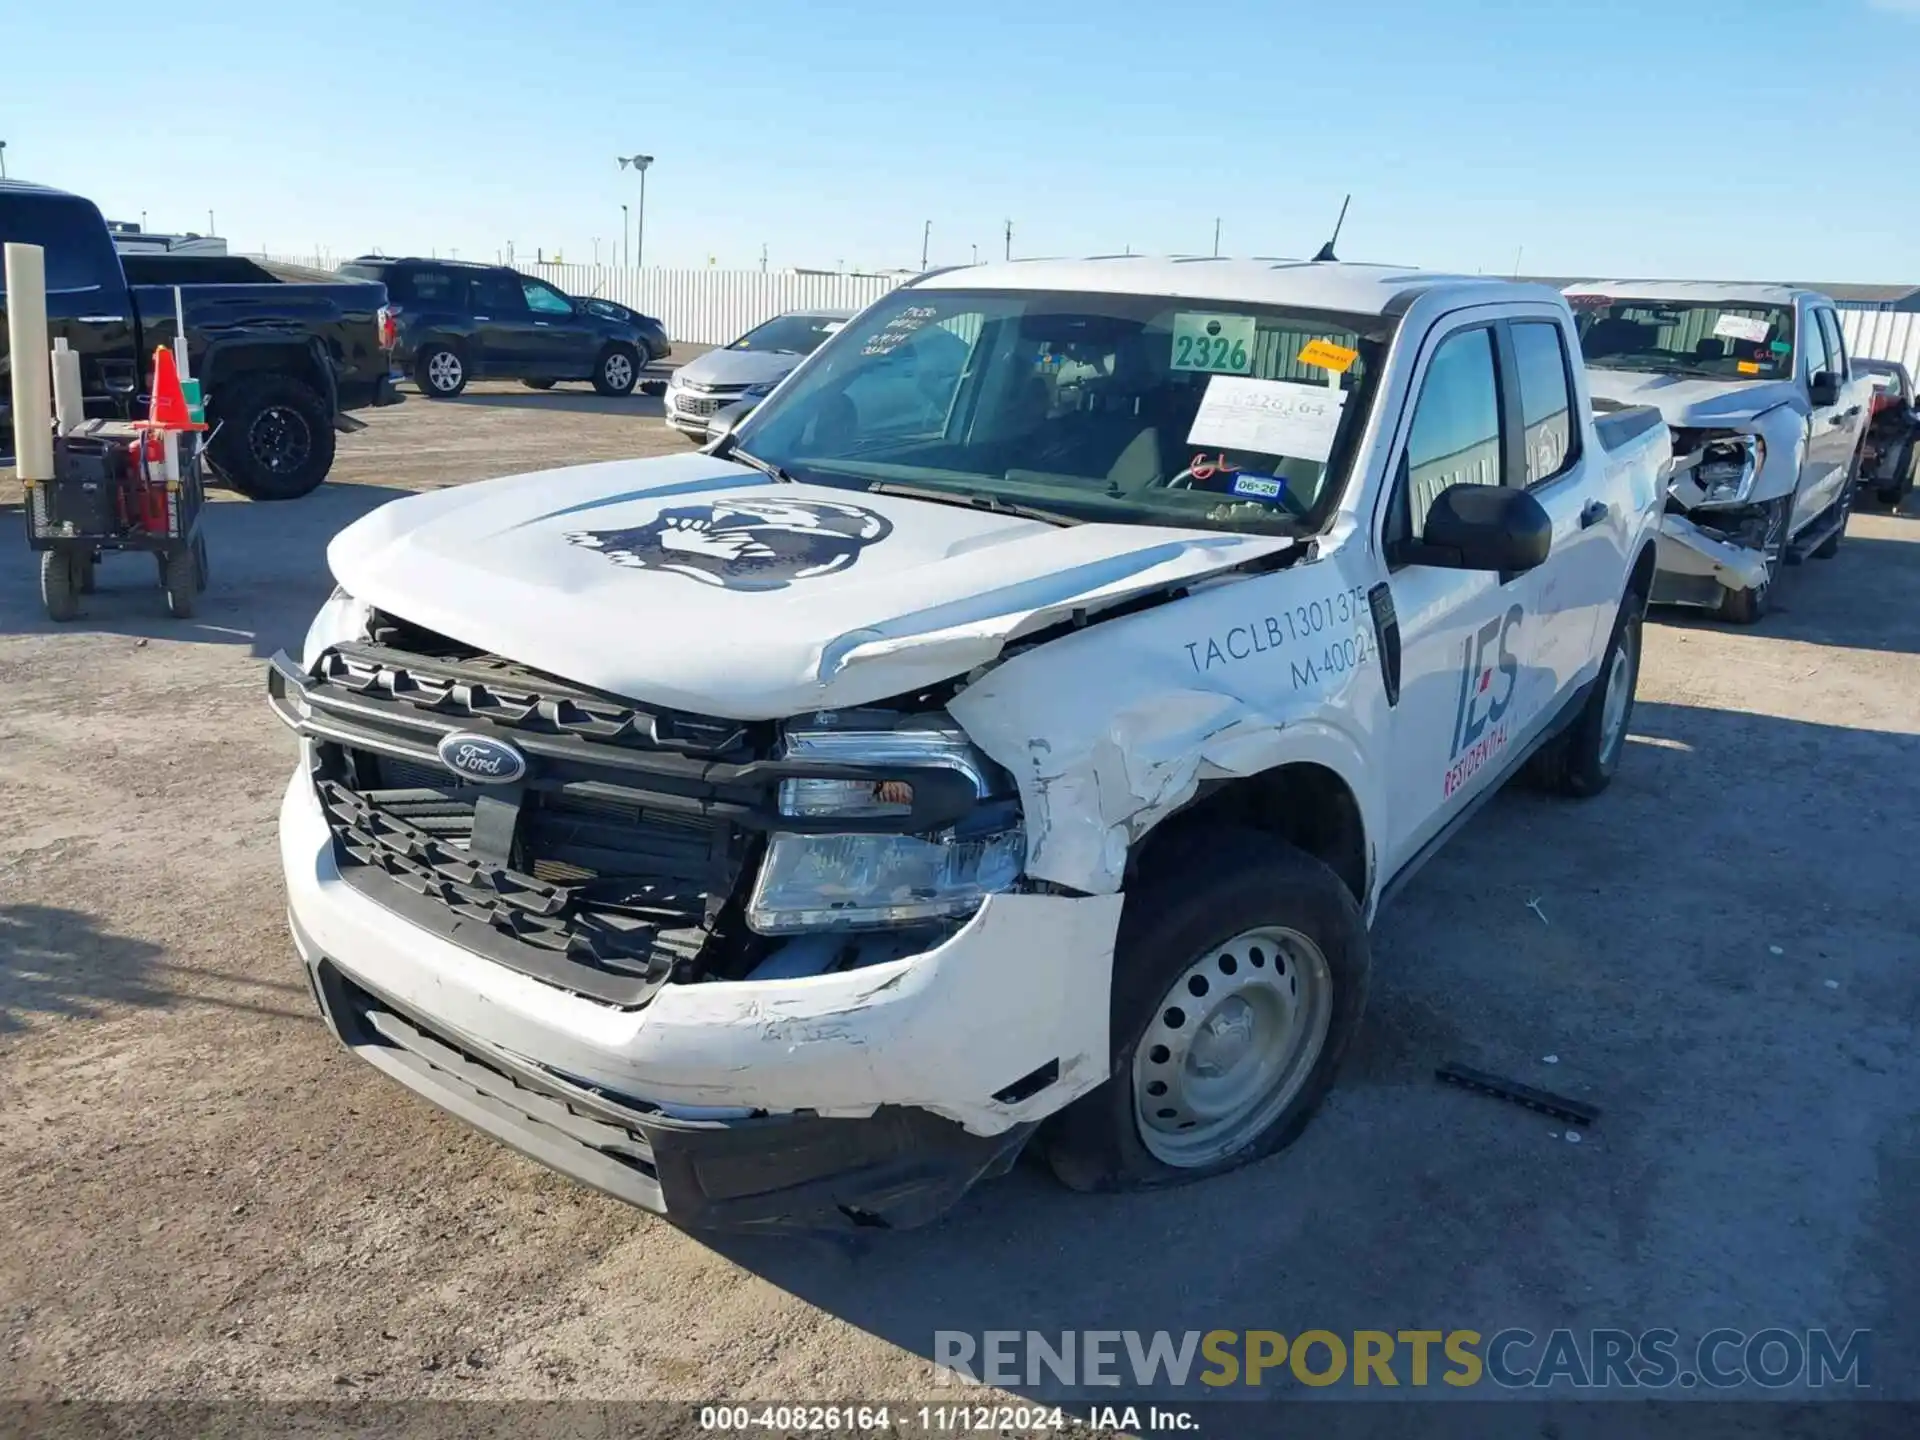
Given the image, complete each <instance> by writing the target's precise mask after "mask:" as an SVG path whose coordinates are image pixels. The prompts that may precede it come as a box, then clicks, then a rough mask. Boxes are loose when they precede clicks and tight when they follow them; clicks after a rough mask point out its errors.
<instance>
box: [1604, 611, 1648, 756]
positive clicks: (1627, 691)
mask: <svg viewBox="0 0 1920 1440" xmlns="http://www.w3.org/2000/svg"><path fill="white" fill-rule="evenodd" d="M1639 644H1640V637H1639V634H1638V629H1637V627H1636V626H1633V625H1626V626H1624V627H1622V629H1621V631H1620V643H1619V644H1618V645H1616V646H1614V648H1613V663H1612V664H1611V665H1609V666H1608V667H1607V693H1606V697H1605V699H1604V700H1603V701H1602V702H1601V708H1600V759H1601V763H1603V764H1607V765H1611V764H1612V763H1613V759H1614V756H1616V755H1617V754H1619V752H1620V746H1621V744H1622V742H1623V741H1625V739H1626V737H1627V711H1628V710H1629V709H1630V708H1632V705H1633V662H1634V652H1635V651H1636V650H1637V649H1638V647H1639Z"/></svg>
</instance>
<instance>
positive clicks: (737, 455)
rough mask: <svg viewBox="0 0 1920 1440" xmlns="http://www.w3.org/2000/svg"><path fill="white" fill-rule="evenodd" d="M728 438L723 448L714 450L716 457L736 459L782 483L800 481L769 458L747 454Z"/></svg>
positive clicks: (792, 483) (787, 483)
mask: <svg viewBox="0 0 1920 1440" xmlns="http://www.w3.org/2000/svg"><path fill="white" fill-rule="evenodd" d="M728 440H729V443H728V445H727V446H726V448H725V449H723V450H716V451H714V455H715V456H716V457H717V458H718V459H721V460H737V461H739V462H740V463H741V464H742V465H745V466H746V467H747V468H748V469H750V470H758V471H759V472H760V473H761V474H762V475H764V476H766V477H767V478H768V479H769V480H778V481H779V482H780V483H781V484H782V485H798V484H799V483H800V482H799V481H798V480H796V479H794V478H793V476H791V475H789V474H788V473H787V472H786V471H784V470H782V469H781V468H780V467H779V466H778V465H776V464H774V463H773V462H772V461H771V460H762V459H761V458H760V457H759V456H758V455H749V454H748V453H747V452H746V451H744V450H742V449H741V448H740V447H739V446H738V445H735V444H732V443H731V440H732V437H731V436H729V437H728Z"/></svg>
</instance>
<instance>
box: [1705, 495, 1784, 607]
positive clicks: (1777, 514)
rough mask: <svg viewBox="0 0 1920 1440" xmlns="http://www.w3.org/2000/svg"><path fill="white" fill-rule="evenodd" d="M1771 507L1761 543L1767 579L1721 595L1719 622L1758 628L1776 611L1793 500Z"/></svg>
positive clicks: (1723, 592)
mask: <svg viewBox="0 0 1920 1440" xmlns="http://www.w3.org/2000/svg"><path fill="white" fill-rule="evenodd" d="M1771 503H1772V504H1773V506H1774V509H1773V511H1772V512H1771V513H1770V514H1769V515H1768V516H1767V525H1766V531H1765V534H1764V536H1763V537H1762V540H1761V553H1762V556H1763V558H1764V559H1765V561H1766V566H1767V570H1766V576H1765V578H1764V579H1762V580H1761V582H1760V583H1759V584H1758V585H1752V586H1749V587H1748V588H1747V589H1745V590H1722V591H1721V592H1720V618H1721V619H1722V620H1729V621H1732V622H1733V623H1734V624H1735V625H1755V624H1758V623H1759V621H1760V619H1761V617H1762V616H1764V615H1765V614H1766V613H1767V611H1768V610H1770V609H1772V608H1773V593H1774V587H1775V586H1777V585H1778V584H1779V583H1780V567H1781V565H1782V564H1784V563H1785V561H1786V554H1787V524H1788V521H1789V520H1790V519H1791V518H1792V516H1793V497H1792V496H1791V495H1783V496H1781V497H1780V498H1779V499H1778V500H1775V501H1773V502H1771Z"/></svg>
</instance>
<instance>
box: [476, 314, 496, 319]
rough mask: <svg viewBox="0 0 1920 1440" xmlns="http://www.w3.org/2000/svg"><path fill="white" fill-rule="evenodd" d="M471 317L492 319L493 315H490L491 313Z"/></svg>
mask: <svg viewBox="0 0 1920 1440" xmlns="http://www.w3.org/2000/svg"><path fill="white" fill-rule="evenodd" d="M473 318H474V319H476V320H491V319H493V317H492V316H491V315H476V316H474V317H473Z"/></svg>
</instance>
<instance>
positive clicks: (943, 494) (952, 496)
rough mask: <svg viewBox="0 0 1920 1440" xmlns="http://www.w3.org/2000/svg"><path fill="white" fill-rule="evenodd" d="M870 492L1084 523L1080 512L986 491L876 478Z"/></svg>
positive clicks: (1062, 522) (1050, 521)
mask: <svg viewBox="0 0 1920 1440" xmlns="http://www.w3.org/2000/svg"><path fill="white" fill-rule="evenodd" d="M867 493H868V494H869V495H898V496H901V497H902V498H904V499H907V500H930V501H932V502H933V503H934V504H936V505H958V506H960V507H962V508H963V509H967V510H985V511H988V512H990V513H991V514H994V515H1014V516H1017V517H1019V518H1020V519H1022V520H1044V521H1045V522H1046V523H1047V524H1049V525H1063V526H1064V525H1084V524H1086V523H1087V522H1086V521H1084V520H1082V519H1081V518H1080V517H1079V516H1078V515H1063V514H1061V513H1060V512H1059V511H1058V510H1042V509H1041V508H1040V507H1038V506H1037V505H1022V504H1021V503H1020V502H1019V501H1017V500H1007V499H1003V498H1002V497H1001V496H998V495H990V494H988V493H986V492H985V491H982V490H934V489H930V488H925V487H922V486H919V485H896V484H894V483H893V482H892V481H891V480H876V481H874V483H873V484H871V485H869V486H867Z"/></svg>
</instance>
